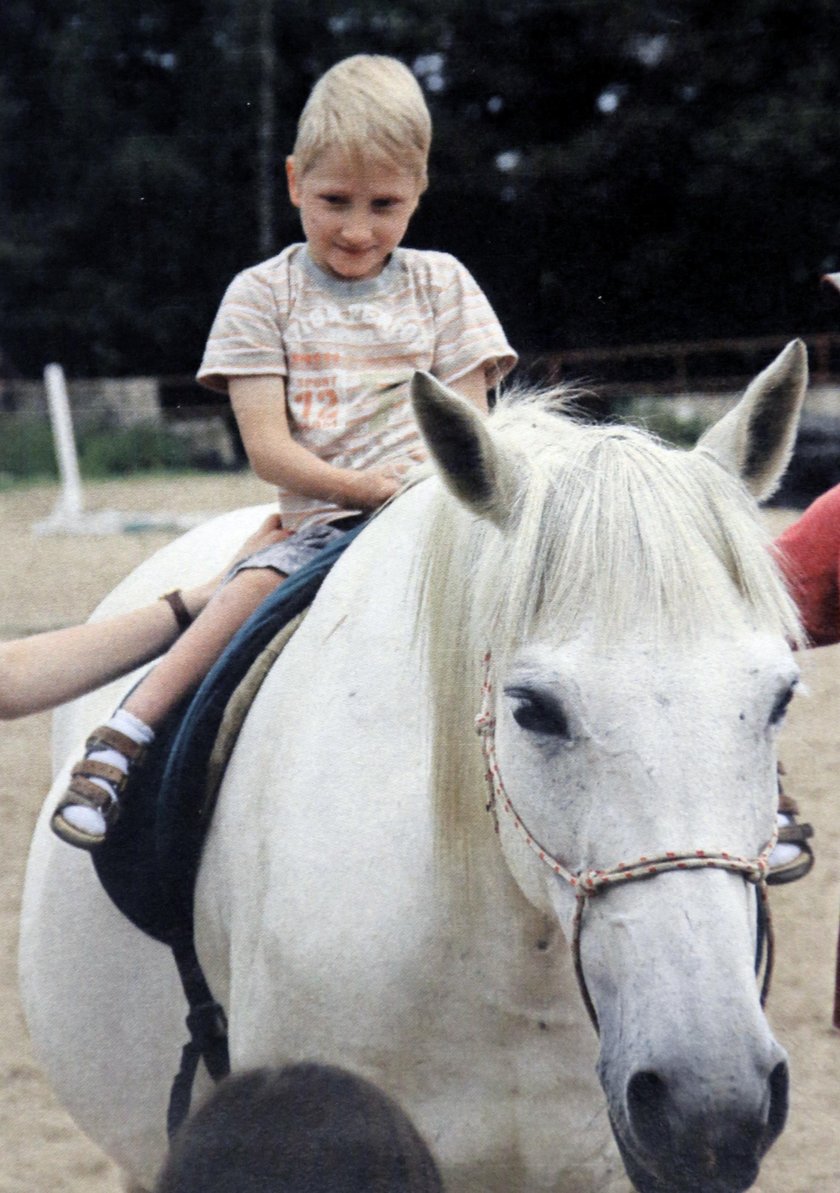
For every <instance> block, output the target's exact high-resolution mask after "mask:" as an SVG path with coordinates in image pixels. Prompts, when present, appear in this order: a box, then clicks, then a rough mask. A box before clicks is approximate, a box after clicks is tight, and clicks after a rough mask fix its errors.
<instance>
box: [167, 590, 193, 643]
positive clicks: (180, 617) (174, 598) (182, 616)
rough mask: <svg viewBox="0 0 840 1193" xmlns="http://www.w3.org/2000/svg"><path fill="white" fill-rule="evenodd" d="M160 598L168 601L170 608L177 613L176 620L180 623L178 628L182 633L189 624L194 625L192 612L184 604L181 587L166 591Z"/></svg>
mask: <svg viewBox="0 0 840 1193" xmlns="http://www.w3.org/2000/svg"><path fill="white" fill-rule="evenodd" d="M160 600H162V601H166V603H167V604H168V605H169V608H170V609H171V610H172V612H173V613H174V614H175V620H176V621H177V623H178V629H179V630H180V631H181V633H183V632H184V630H185V629H186V628H187V626H191V625H192V622H193V619H192V614H191V613H190V611H189V609H188V608H187V606H186V605H185V604H184V598H183V596H182V595H181V589H180V588H173V590H172V592H165V593H164V594H163V596H162V597H161V598H160Z"/></svg>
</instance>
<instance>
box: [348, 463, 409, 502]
mask: <svg viewBox="0 0 840 1193" xmlns="http://www.w3.org/2000/svg"><path fill="white" fill-rule="evenodd" d="M420 458H421V457H420V456H419V455H418V456H417V458H414V457H413V456H405V457H403V458H402V459H400V460H392V461H390V462H389V463H387V464H384V465H383V466H382V467H381V468H365V469H364V470H363V471H361V472H358V473H356V476H357V478H358V496H354V500H355V502H356V504H357V505H359V506H361V508H362V509H370V510H373V509H378V508H379V506H380V505H384V503H385V502H386V501H388V500H389V499H390V498H391V497H393V496H394V494H395V493H399V491H400V489H401V488H402V487H403V484H404V482H405V478H406V476H407V475H408V473H409V472H410V471H411V469H412V468H413V467H414V466H415V464H417V463H418V461H419V460H420Z"/></svg>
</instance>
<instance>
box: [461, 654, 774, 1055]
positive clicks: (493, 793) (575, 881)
mask: <svg viewBox="0 0 840 1193" xmlns="http://www.w3.org/2000/svg"><path fill="white" fill-rule="evenodd" d="M490 668H491V653H490V651H489V650H488V651H487V653H486V654H485V656H484V682H483V684H482V690H481V691H482V695H481V711H480V713H479V714H478V716H477V717H476V718H475V727H476V731H477V732H478V734H479V736H480V738H481V744H482V748H483V751H484V760H485V762H486V765H487V770H486V773H485V778H486V780H487V787H488V791H489V799H488V802H487V811H488V812H489V813H490V814H491V815H492V817H493V820H494V823H495V825H496V831H497V832H498V831H499V810H500V809H501V811H502V812H504V813H505V815H507V816H509V817H510V819H511V820H512V821H513V825H514V828H515V829H516V830H517V832H518V833H519V834H520V836H521V837H522V839H523V840H524V842H525V844H526V845H527V846H528V848H529V849H531V850H532V851H533V852H534V853H535V854H536V855H537V857H538V858H539V859H540V861H541V862H544V863H545V865H547V866H548V867H549V868H550V869H551V870H552V871H553V872H554V873H555V874H556V875H557V876H558V878H562V879H563V881H564V882H567V883H568V884H569V886H570V887H572V889H573V890H574V892H575V898H576V904H575V914H574V920H573V923H572V929H573V930H572V942H571V949H572V958H573V961H574V966H575V975H576V977H577V981H578V986H579V988H580V993H581V997H582V998H583V1002H584V1006H585V1007H586V1010H587V1012H588V1014H589V1018H590V1019H591V1020H592V1025H593V1027H594V1028H595V1031H596V1032H597V1031H598V1016H597V1015H596V1013H595V1007H594V1005H593V1002H592V999H591V997H590V994H589V990H588V988H587V985H586V979H585V977H584V973H583V964H582V961H581V955H580V938H581V931H582V926H583V912H584V909H585V907H586V904H587V903H588V901H589V899H590V898H591V897H592V896H593V895H598V894H601V893H603V892H604V891H606V890H609V889H610V887H617V886H621V885H622V884H623V883H627V882H634V881H637V880H639V879H643V878H655V877H656V875H657V874H665V873H667V872H668V871H669V870H670V871H673V870H708V869H713V870H732V871H734V872H736V873H738V874H741V875H743V877H744V878H745V879H746V881H747V882H752V883H754V884H755V885H756V887H757V889H758V896H759V901H760V903H759V905H760V908H761V914H762V917H763V924H764V937H765V948H766V961H765V966H764V978H763V981H762V984H761V1005H762V1006H764V1004H765V1003H766V1001H767V996H768V994H769V992H770V980H771V976H772V973H773V957H774V937H773V923H772V919H771V916H770V901H769V898H768V894H767V871H768V868H769V858H770V854H771V853H772V852H773V849H774V848H775V845H776V836H777V834H776V830H775V829H774V831H773V835H772V837H771V838H770V840H769V841H768V843H767V844H766V845H765V847H764V848H763V849H762V851H761V853H760V854H759V855H758V857H755V858H747V857H742V856H740V855H739V854H735V853H727V852H725V851H721V852H712V851H710V850H706V849H694V850H689V851H668V852H667V853H663V854H657V855H654V856H651V857H640V858H638V859H637V860H636V861H634V862H619V863H618V864H617V865H615V866H613V867H612V868H611V869H608V870H602V869H594V868H593V869H588V870H579V871H573V870H570V869H569V868H568V867H567V866H564V864H563V863H562V862H561V861H560V859H559V858H557V857H555V856H554V854H553V853H551V852H550V850H548V849H546V848H545V847H544V846H542V845H540V843H539V841H537V839H536V838H535V837H534V834H533V833H532V832H531V831H530V829H529V828H528V827H527V825H526V824H525V823H524V822H523V820H522V817H521V816H520V815H519V813H518V812H517V811H516V809H515V808H514V806H513V804H512V803H511V800H510V796H509V795H508V794H507V792H506V791H505V786H504V783H503V782H502V776H501V772H500V771H499V766H498V762H497V761H496V716H495V713H494V712H493V684H492V681H491V678H490ZM757 968H758V967H757Z"/></svg>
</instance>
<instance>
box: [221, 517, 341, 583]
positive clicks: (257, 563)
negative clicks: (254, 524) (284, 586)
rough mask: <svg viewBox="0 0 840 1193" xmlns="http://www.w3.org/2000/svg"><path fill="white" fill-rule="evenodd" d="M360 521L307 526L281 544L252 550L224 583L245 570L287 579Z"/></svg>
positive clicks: (233, 569) (234, 567)
mask: <svg viewBox="0 0 840 1193" xmlns="http://www.w3.org/2000/svg"><path fill="white" fill-rule="evenodd" d="M361 520H362V519H361V518H358V517H349V518H342V519H341V520H340V522H327V523H324V524H323V525H321V526H307V527H306V528H305V529H304V530H296V531H295V533H294V534H290V535H289V537H288V538H287V539H283V541H282V543H270V544H269V545H268V546H267V547H262V548H261V549H260V550H259V551H255V552H254V554H253V555H248V556H246V557H245V559H240V561H239V563H237V564H235V565H234V566H233V567H232V568H231V570H230V571H229V572H228V574H227V576H226V577H225V583H227V582H228V581H230V580H232V579H233V577H234V576H235V575H237V573H238V572H243V571H245V569H246V568H271V569H272V570H273V571H275V572H279V573H280V574H281V575H283V576H291V575H292V574H293V573H294V572H298V571H300V569H301V568H302V567H305V566H306V564H307V563H311V562H312V560H313V559H315V558H317V556H318V554H319V553H320V552H321V551H323V549H324V548H325V547H326V546H328V545H329V544H330V543H333V542H335V540H336V539H337V538H341V536H342V535H343V534H346V532H347V531H348V530H351V529H352V528H353V526H357V525H358V524H359V522H360V521H361Z"/></svg>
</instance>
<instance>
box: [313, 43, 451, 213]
mask: <svg viewBox="0 0 840 1193" xmlns="http://www.w3.org/2000/svg"><path fill="white" fill-rule="evenodd" d="M431 140H432V119H431V116H430V115H429V109H428V107H427V106H426V101H425V99H424V97H423V92H422V91H421V89H420V85H419V83H418V82H417V80H416V79H415V77H414V75H413V74H412V73H411V71H410V70H409V69H408V67H407V66H404V65H403V64H402V62H399V61H398V60H397V59H396V58H388V57H385V56H384V55H381V54H356V55H354V56H353V57H352V58H345V59H344V61H343V62H339V63H337V64H336V65H335V66H333V67H332V68H331V69H330V70H328V71H327V73H326V74H325V75H322V76H321V78H320V79H319V80H318V82H317V83H316V84H315V86H314V87H313V89H312V92H311V94H310V96H309V99H308V100H307V101H306V105H305V107H304V109H303V111H302V112H301V115H300V120H299V121H298V131H297V139H296V141H295V147H294V150H293V151H292V153H293V157H294V160H295V166H296V168H297V172H298V177H301V178H302V177H303V175H304V174H305V173H306V172H307V170H310V169H311V168H312V167H313V166H314V165H315V162H316V160H317V159H318V157H319V156H320V154H322V153H323V152H324V151H325V150H327V149H340V150H342V151H344V152H346V153H347V154H348V156H349V157H350V158H351V159H356V160H358V159H363V160H370V159H371V157H373V158H374V159H377V158H379V159H381V160H384V161H386V162H388V163H389V164H390V165H396V166H397V167H398V168H399V169H402V170H407V171H408V172H409V173H411V174H412V175H413V176H414V177H415V178H416V180H417V182H418V184H419V186H420V189H421V190H425V189H426V186H427V184H428V177H427V172H426V169H427V163H428V158H429V147H430V145H431Z"/></svg>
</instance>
